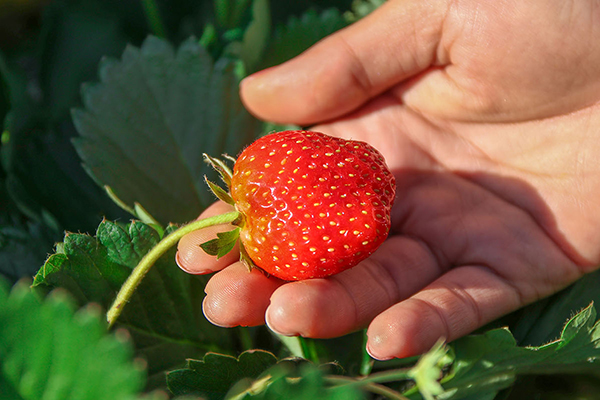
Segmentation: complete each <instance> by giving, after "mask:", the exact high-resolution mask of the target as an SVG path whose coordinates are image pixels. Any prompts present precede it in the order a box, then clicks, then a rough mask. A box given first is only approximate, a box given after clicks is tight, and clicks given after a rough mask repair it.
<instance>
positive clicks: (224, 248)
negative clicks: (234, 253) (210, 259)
mask: <svg viewBox="0 0 600 400" xmlns="http://www.w3.org/2000/svg"><path fill="white" fill-rule="evenodd" d="M239 237H240V228H235V229H234V230H232V231H228V232H220V233H217V238H216V239H212V240H209V241H208V242H204V243H202V244H201V245H200V247H202V250H204V251H205V252H206V253H207V254H209V255H211V256H217V258H221V257H223V256H224V255H225V254H227V253H229V252H230V251H231V250H233V247H234V246H235V243H236V242H237V240H238V238H239Z"/></svg>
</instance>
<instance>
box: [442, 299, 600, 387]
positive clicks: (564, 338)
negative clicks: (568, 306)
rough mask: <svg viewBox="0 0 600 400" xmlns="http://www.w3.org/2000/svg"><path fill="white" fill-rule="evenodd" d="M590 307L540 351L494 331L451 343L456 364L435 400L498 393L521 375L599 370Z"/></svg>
mask: <svg viewBox="0 0 600 400" xmlns="http://www.w3.org/2000/svg"><path fill="white" fill-rule="evenodd" d="M595 321H596V311H595V309H594V307H593V306H592V305H590V306H588V307H586V308H585V309H583V310H582V311H581V312H580V313H578V314H577V315H575V316H574V317H573V318H571V319H570V320H569V321H568V322H567V324H566V325H565V327H564V329H563V331H562V334H561V336H560V338H559V339H558V340H556V341H553V342H550V343H548V344H546V345H542V346H538V347H518V346H517V345H516V341H515V339H514V337H513V336H512V334H511V333H510V331H508V329H495V330H491V331H489V332H486V333H485V334H483V335H472V336H467V337H464V338H462V339H459V340H457V341H456V342H454V343H453V348H454V352H455V360H454V364H453V367H452V371H451V373H450V375H449V376H448V377H447V378H446V379H444V381H443V387H444V390H445V393H444V394H443V395H440V396H438V398H439V399H462V398H465V397H467V396H471V395H473V396H474V395H477V396H483V395H484V394H485V395H488V394H489V393H495V392H498V391H499V390H501V389H504V388H507V387H509V386H511V385H512V384H513V382H514V381H515V378H516V376H517V375H520V374H528V375H529V374H555V373H567V372H568V373H584V372H592V371H595V370H597V365H596V364H597V362H598V360H599V357H600V322H595Z"/></svg>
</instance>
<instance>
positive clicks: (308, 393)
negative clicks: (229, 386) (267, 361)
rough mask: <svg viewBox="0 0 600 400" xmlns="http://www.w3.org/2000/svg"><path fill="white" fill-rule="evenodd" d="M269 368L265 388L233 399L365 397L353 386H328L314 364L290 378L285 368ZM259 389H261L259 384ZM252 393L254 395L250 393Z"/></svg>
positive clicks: (336, 399)
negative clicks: (269, 375) (269, 376)
mask: <svg viewBox="0 0 600 400" xmlns="http://www.w3.org/2000/svg"><path fill="white" fill-rule="evenodd" d="M278 367H279V366H276V367H274V368H272V369H271V371H269V372H270V374H271V375H272V376H271V378H270V380H269V382H268V385H266V388H264V389H263V390H261V391H259V392H258V393H256V394H254V393H253V392H256V389H255V390H252V389H254V388H252V387H251V390H248V391H246V392H245V393H243V394H242V395H240V396H236V397H235V399H236V400H237V399H261V400H278V399H286V400H312V399H319V400H358V399H365V396H364V394H363V393H362V392H361V391H360V390H359V389H357V388H356V387H354V386H349V385H348V386H339V387H335V386H334V387H328V386H327V385H326V383H325V379H324V373H323V372H322V371H321V370H320V369H319V368H318V367H316V366H314V365H312V364H310V363H305V364H303V365H302V366H301V367H300V375H299V376H298V377H295V376H294V377H292V378H291V379H290V377H289V372H288V371H286V368H278ZM263 384H264V383H263ZM259 389H262V388H261V387H260V386H259ZM251 394H254V395H251Z"/></svg>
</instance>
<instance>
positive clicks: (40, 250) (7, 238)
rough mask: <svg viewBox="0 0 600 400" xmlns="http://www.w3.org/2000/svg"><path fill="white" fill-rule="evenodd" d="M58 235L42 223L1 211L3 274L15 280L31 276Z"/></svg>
mask: <svg viewBox="0 0 600 400" xmlns="http://www.w3.org/2000/svg"><path fill="white" fill-rule="evenodd" d="M0 201H1V199H0ZM57 239H58V237H56V233H55V232H54V231H52V230H50V229H48V227H47V226H45V225H43V224H40V223H35V222H21V221H20V220H19V219H17V218H14V219H12V218H3V216H1V215H0V274H2V275H4V276H5V277H6V278H8V279H9V280H10V281H11V282H13V283H14V282H16V281H17V280H19V279H20V278H23V277H28V278H31V277H32V276H33V275H35V273H36V271H37V270H38V269H39V268H40V265H42V264H43V263H44V261H45V260H46V257H47V254H48V253H49V252H51V251H52V246H53V243H54V242H55V241H56V240H57Z"/></svg>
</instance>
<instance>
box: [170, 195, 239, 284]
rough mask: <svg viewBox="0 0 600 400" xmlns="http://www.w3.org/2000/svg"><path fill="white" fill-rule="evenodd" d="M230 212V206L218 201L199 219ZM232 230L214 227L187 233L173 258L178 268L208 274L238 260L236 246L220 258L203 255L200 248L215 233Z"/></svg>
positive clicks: (229, 226) (227, 227) (225, 225)
mask: <svg viewBox="0 0 600 400" xmlns="http://www.w3.org/2000/svg"><path fill="white" fill-rule="evenodd" d="M230 211H231V206H230V205H228V204H226V203H224V202H222V201H219V202H216V203H214V204H212V205H211V206H209V207H208V208H207V209H206V210H204V212H203V213H202V214H201V215H200V217H199V218H208V217H212V216H215V215H219V214H224V213H226V212H230ZM233 228H234V227H233V226H232V225H231V224H222V225H214V226H211V227H208V228H204V229H199V230H197V231H194V232H191V233H188V234H187V235H185V236H184V237H182V238H181V240H180V241H179V244H178V245H177V255H176V256H175V260H176V261H177V265H179V268H181V269H183V270H184V271H186V272H188V273H191V274H208V273H211V272H215V271H219V270H221V269H223V268H225V267H226V266H228V265H229V264H232V263H234V262H235V261H237V260H239V258H240V252H239V249H238V247H237V245H236V246H235V247H234V249H233V250H232V251H230V252H229V253H227V254H226V255H224V256H223V257H221V258H217V257H215V256H211V255H209V254H207V253H205V252H204V250H202V248H201V247H200V245H201V244H202V243H205V242H207V241H209V240H212V239H216V238H217V233H220V232H227V231H230V230H232V229H233Z"/></svg>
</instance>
